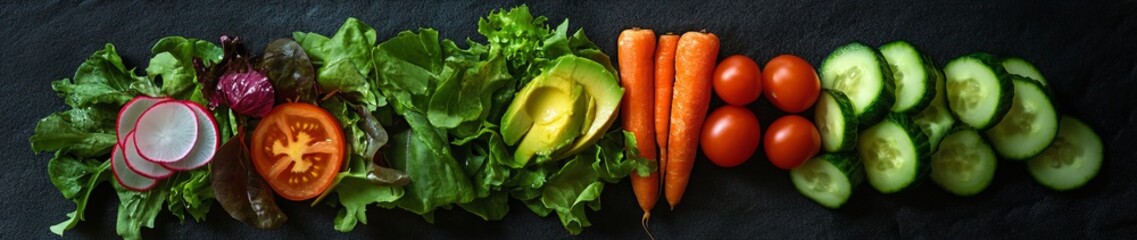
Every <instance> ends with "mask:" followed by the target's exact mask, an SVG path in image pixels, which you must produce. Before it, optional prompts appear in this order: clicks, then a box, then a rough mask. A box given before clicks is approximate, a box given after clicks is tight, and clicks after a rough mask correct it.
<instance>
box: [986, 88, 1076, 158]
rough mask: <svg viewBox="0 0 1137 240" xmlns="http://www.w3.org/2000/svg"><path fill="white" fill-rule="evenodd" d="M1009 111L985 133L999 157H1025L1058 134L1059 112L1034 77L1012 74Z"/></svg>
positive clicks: (1043, 146)
mask: <svg viewBox="0 0 1137 240" xmlns="http://www.w3.org/2000/svg"><path fill="white" fill-rule="evenodd" d="M1011 79H1012V82H1013V83H1014V84H1015V97H1014V100H1013V101H1012V103H1011V111H1010V112H1007V115H1006V116H1003V120H1001V121H999V124H997V125H995V127H992V128H991V129H988V130H987V131H986V132H985V133H986V135H987V138H988V139H991V144H992V145H994V146H995V152H997V153H999V156H1000V157H1003V158H1006V159H1011V160H1024V159H1028V158H1031V157H1034V156H1035V155H1038V154H1039V153H1042V151H1043V150H1046V147H1047V146H1050V143H1051V142H1053V141H1054V137H1055V136H1057V135H1058V113H1057V112H1055V111H1054V105H1053V104H1052V103H1051V102H1050V95H1049V94H1047V91H1046V89H1044V87H1043V86H1042V85H1041V84H1039V83H1038V82H1036V81H1034V80H1030V79H1027V78H1026V77H1022V76H1018V75H1013V76H1012V77H1011Z"/></svg>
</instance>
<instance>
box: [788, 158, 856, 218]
mask: <svg viewBox="0 0 1137 240" xmlns="http://www.w3.org/2000/svg"><path fill="white" fill-rule="evenodd" d="M863 170H864V169H862V168H861V161H858V160H857V157H856V156H853V155H848V154H821V155H818V156H816V157H813V158H812V159H810V160H808V161H806V162H805V163H803V164H801V166H798V167H796V168H794V169H793V170H790V179H791V180H793V183H794V188H797V191H798V192H800V193H801V195H804V196H805V197H806V198H809V199H810V200H813V201H814V202H817V203H818V204H821V206H825V207H827V208H833V209H836V208H840V207H841V205H845V202H847V201H849V196H851V195H853V189H854V188H856V187H857V185H858V184H860V183H861V181H863V179H864V172H862V171H863Z"/></svg>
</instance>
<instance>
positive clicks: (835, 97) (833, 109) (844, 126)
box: [813, 90, 857, 152]
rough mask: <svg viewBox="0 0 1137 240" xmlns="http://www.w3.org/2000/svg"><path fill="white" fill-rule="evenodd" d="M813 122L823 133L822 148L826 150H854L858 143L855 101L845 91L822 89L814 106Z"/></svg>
mask: <svg viewBox="0 0 1137 240" xmlns="http://www.w3.org/2000/svg"><path fill="white" fill-rule="evenodd" d="M813 122H815V123H816V124H817V130H818V132H819V133H820V134H821V149H822V150H825V151H826V152H844V151H851V150H853V146H854V145H856V144H857V117H856V115H855V114H853V103H851V102H849V98H848V97H845V94H844V93H841V92H838V91H831V90H821V96H820V97H819V98H818V100H817V107H815V108H814V114H813Z"/></svg>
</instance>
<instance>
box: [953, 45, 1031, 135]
mask: <svg viewBox="0 0 1137 240" xmlns="http://www.w3.org/2000/svg"><path fill="white" fill-rule="evenodd" d="M944 75H945V76H946V77H947V81H946V82H945V86H946V87H947V89H946V93H947V101H948V108H949V109H951V113H952V115H954V116H955V117H956V118H957V119H959V121H960V122H963V123H964V124H967V125H968V126H971V127H972V128H975V129H976V130H979V131H983V130H987V129H988V128H991V127H993V126H995V124H998V123H999V120H1002V119H1003V115H1006V114H1007V112H1008V111H1010V109H1011V99H1012V97H1013V96H1014V94H1015V92H1014V85H1013V84H1011V79H1010V77H1009V75H1008V74H1007V72H1006V70H1004V69H1003V65H1001V64H999V62H998V60H996V59H995V56H993V55H991V54H988V53H972V54H968V55H964V56H962V57H959V58H956V59H954V60H951V62H948V64H947V65H945V66H944Z"/></svg>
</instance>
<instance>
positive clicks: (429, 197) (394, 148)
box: [385, 112, 474, 221]
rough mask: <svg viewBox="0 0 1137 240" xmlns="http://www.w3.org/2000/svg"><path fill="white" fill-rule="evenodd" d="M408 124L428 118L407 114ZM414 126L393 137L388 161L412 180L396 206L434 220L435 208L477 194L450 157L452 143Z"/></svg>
mask: <svg viewBox="0 0 1137 240" xmlns="http://www.w3.org/2000/svg"><path fill="white" fill-rule="evenodd" d="M411 118H413V119H417V120H410V119H411ZM408 121H409V122H412V121H413V122H419V123H420V124H421V123H426V122H427V121H426V120H425V116H422V115H421V114H419V113H416V112H411V113H410V114H408ZM427 124H428V123H427ZM414 125H415V124H412V130H409V131H404V132H402V133H399V134H396V135H394V137H393V138H391V144H390V148H389V150H388V151H386V152H385V153H386V157H385V159H387V160H388V161H390V163H391V166H392V167H394V168H396V169H399V170H402V171H403V172H406V173H407V175H409V176H410V178H411V183H410V184H409V185H407V186H406V187H405V188H404V189H405V191H406V194H405V195H404V196H403V197H402V198H400V199H399V200H398V201H397V202H396V204H397V205H398V206H399V207H400V208H403V209H406V210H408V211H411V212H413V213H416V214H419V215H423V217H424V218H426V219H427V221H432V220H433V217H432V216H431V215H429V214H430V213H431V212H433V211H434V209H435V208H438V207H446V206H449V205H451V204H456V203H466V202H470V201H472V200H473V199H474V191H473V187H472V186H471V184H470V179H469V178H468V177H467V176H466V174H464V171H463V170H462V167H461V166H459V164H458V162H457V160H455V159H454V156H453V155H451V154H450V151H449V149H450V148H449V144H448V143H447V142H446V141H445V140H444V139H439V138H440V137H441V136H444V135H442V134H440V132H439V131H437V130H430V129H426V130H425V131H424V129H421V128H414V127H413V126H414ZM427 127H429V126H427ZM440 143H441V145H440Z"/></svg>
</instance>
